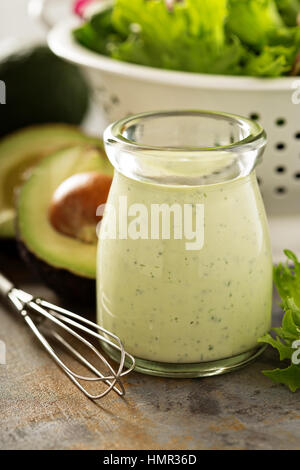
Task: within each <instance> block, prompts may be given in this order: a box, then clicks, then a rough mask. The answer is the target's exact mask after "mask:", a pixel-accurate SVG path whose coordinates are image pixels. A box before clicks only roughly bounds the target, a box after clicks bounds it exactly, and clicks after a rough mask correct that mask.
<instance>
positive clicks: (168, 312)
mask: <svg viewBox="0 0 300 470" xmlns="http://www.w3.org/2000/svg"><path fill="white" fill-rule="evenodd" d="M120 195H122V196H127V198H128V206H129V205H130V204H133V203H143V204H146V206H147V207H148V208H149V212H150V205H151V204H155V203H156V204H163V203H167V204H170V205H171V204H173V203H174V202H176V203H179V204H181V205H183V204H193V205H195V204H196V203H204V207H205V229H204V246H203V248H202V249H201V250H198V251H187V250H186V249H185V243H186V240H185V239H182V240H174V239H171V240H150V239H149V240H142V239H138V240H132V239H127V240H118V239H116V240H110V239H104V240H101V242H100V244H99V252H98V256H99V260H98V267H99V273H98V274H99V275H98V281H97V282H98V288H97V290H98V322H99V324H100V325H102V326H103V327H104V328H106V329H108V330H110V331H112V332H113V333H115V334H116V335H118V336H119V337H120V338H121V340H122V341H123V343H124V346H125V348H126V350H127V351H128V352H129V353H131V354H133V355H135V356H136V357H138V358H141V359H148V360H152V361H160V362H170V363H197V362H201V361H213V360H217V359H222V358H226V357H231V356H235V355H238V354H240V353H243V352H246V351H249V350H251V349H252V348H254V347H256V346H257V339H258V337H260V336H262V335H264V334H265V333H266V332H267V331H268V330H269V329H270V322H271V299H272V261H271V251H270V242H269V235H268V229H267V223H266V217H265V212H264V207H263V203H262V199H261V195H260V192H259V189H258V185H257V182H256V177H255V173H254V172H252V174H251V175H250V176H246V177H243V178H239V179H237V180H235V181H231V182H225V183H219V184H212V185H205V186H197V187H194V186H180V187H177V186H163V185H158V184H152V183H144V182H139V181H135V180H131V179H129V178H126V177H125V176H123V175H121V174H119V173H117V172H116V175H115V177H114V181H113V184H112V187H111V191H110V195H109V200H108V202H109V203H111V204H113V205H114V206H115V207H116V208H117V207H118V197H119V196H120ZM106 217H107V216H106V215H105V216H104V222H105V223H106V224H108V226H109V223H110V221H109V220H106V219H105V218H106Z"/></svg>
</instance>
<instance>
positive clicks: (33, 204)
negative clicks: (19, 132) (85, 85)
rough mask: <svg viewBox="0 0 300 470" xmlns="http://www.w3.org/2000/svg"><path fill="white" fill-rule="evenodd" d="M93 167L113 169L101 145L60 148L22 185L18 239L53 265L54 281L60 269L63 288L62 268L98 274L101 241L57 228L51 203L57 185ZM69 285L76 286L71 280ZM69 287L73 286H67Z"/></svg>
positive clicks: (81, 274) (103, 170)
mask: <svg viewBox="0 0 300 470" xmlns="http://www.w3.org/2000/svg"><path fill="white" fill-rule="evenodd" d="M89 171H99V172H100V173H106V174H110V175H112V173H113V169H112V166H111V164H110V163H109V160H108V159H107V157H106V156H105V154H104V153H103V152H101V151H99V149H95V148H93V147H91V146H87V145H81V146H76V147H72V148H68V149H65V150H62V151H59V152H57V153H55V154H53V155H50V156H48V157H46V158H44V159H43V160H42V161H41V162H40V163H39V164H38V166H37V167H36V168H35V169H34V171H33V173H32V175H31V176H30V178H29V179H28V180H27V182H26V183H25V184H24V185H23V186H22V188H21V190H20V193H19V197H18V204H17V229H18V239H19V241H20V242H21V244H22V246H23V250H24V247H25V249H26V250H27V251H28V252H29V253H30V255H31V259H32V255H34V257H35V258H36V260H41V261H42V262H43V263H46V264H47V266H48V267H51V268H53V269H52V272H51V277H52V281H53V277H55V275H53V273H54V271H53V270H55V269H56V270H57V271H56V274H57V276H56V277H57V284H59V285H60V290H61V288H62V283H61V282H60V279H61V276H60V271H61V270H64V271H68V272H69V273H71V274H73V275H75V276H76V277H81V278H85V279H86V278H87V279H92V280H94V279H95V278H96V252H97V245H96V244H87V243H83V242H82V241H80V240H78V239H75V238H71V237H68V236H66V235H63V234H61V233H59V232H57V231H56V230H55V229H54V228H53V227H52V225H51V224H50V222H49V218H48V211H49V206H50V203H51V200H52V196H53V193H54V191H55V190H56V189H57V187H58V186H59V185H60V184H61V183H62V182H63V181H64V180H66V179H67V178H69V177H70V176H72V175H73V174H76V173H82V172H89ZM48 271H49V270H48ZM48 274H49V273H48ZM48 277H49V276H48ZM44 280H45V279H44ZM46 281H47V280H46ZM68 285H69V286H70V285H71V286H72V282H70V281H69V280H68ZM52 286H53V282H52ZM68 289H69V287H67V288H66V290H68ZM73 291H75V289H73ZM66 294H68V292H66Z"/></svg>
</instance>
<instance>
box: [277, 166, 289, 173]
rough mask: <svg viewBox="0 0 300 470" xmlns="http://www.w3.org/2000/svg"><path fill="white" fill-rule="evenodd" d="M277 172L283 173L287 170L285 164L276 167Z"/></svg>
mask: <svg viewBox="0 0 300 470" xmlns="http://www.w3.org/2000/svg"><path fill="white" fill-rule="evenodd" d="M275 171H276V173H279V174H282V173H285V172H286V168H285V166H282V165H279V166H277V167H276V168H275Z"/></svg>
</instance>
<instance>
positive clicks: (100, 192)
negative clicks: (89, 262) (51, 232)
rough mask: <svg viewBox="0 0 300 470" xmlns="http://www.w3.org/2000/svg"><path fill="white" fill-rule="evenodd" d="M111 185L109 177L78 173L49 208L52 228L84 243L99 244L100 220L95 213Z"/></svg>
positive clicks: (66, 181) (68, 181)
mask: <svg viewBox="0 0 300 470" xmlns="http://www.w3.org/2000/svg"><path fill="white" fill-rule="evenodd" d="M111 182H112V177H111V176H110V175H107V174H103V173H99V172H96V171H92V172H86V173H77V174H74V175H72V176H70V177H69V178H68V179H66V180H65V181H63V182H62V183H61V184H60V185H59V186H58V188H57V189H56V190H55V192H54V194H53V197H52V200H51V203H50V207H49V220H50V223H51V225H52V227H53V228H54V229H55V230H56V231H57V232H60V233H62V234H64V235H67V236H69V237H72V238H76V239H78V240H80V241H82V242H84V243H96V242H97V234H96V226H97V223H98V222H99V221H100V220H101V216H97V215H96V211H97V207H98V206H99V205H101V204H104V203H105V202H106V200H107V197H108V193H109V190H110V186H111Z"/></svg>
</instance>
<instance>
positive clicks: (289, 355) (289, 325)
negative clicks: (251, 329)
mask: <svg viewBox="0 0 300 470" xmlns="http://www.w3.org/2000/svg"><path fill="white" fill-rule="evenodd" d="M285 254H286V256H287V263H285V264H279V265H278V266H277V267H275V268H274V282H275V285H276V287H277V290H278V292H279V295H280V297H281V300H282V304H281V305H282V308H283V310H284V312H285V314H284V317H283V319H282V326H281V327H280V328H273V332H274V333H275V335H276V337H275V338H273V337H272V336H271V335H270V334H267V335H265V336H263V337H262V338H260V339H259V342H262V343H267V344H269V345H270V346H272V347H273V348H275V349H277V351H278V353H279V357H280V360H281V361H284V360H285V361H288V362H289V364H288V365H287V367H286V368H282V369H275V370H267V371H263V373H264V374H265V375H266V376H267V377H269V378H270V379H272V380H274V381H275V382H279V383H282V384H284V385H287V386H288V387H289V388H290V390H291V391H292V392H295V391H296V390H297V389H298V388H300V364H297V363H296V361H295V355H297V359H298V358H300V351H299V347H300V263H299V261H298V259H297V257H296V255H295V254H294V253H292V252H291V251H289V250H285ZM291 262H292V264H291ZM297 342H299V343H297Z"/></svg>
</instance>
